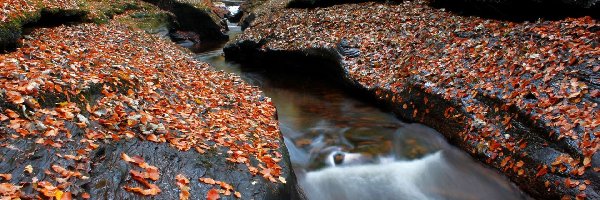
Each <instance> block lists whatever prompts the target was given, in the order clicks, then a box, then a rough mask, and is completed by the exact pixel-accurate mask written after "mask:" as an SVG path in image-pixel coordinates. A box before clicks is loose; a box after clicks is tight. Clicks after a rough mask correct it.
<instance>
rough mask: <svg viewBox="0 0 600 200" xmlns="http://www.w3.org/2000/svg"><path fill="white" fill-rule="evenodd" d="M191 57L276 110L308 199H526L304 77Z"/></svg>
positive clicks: (457, 156) (459, 157)
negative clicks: (255, 89) (259, 94)
mask: <svg viewBox="0 0 600 200" xmlns="http://www.w3.org/2000/svg"><path fill="white" fill-rule="evenodd" d="M221 54H222V51H221V49H220V48H219V49H216V50H214V51H208V52H204V53H202V54H198V59H200V60H203V61H206V62H209V63H211V65H212V66H213V67H215V68H216V69H217V70H224V71H227V72H230V73H234V74H237V75H239V76H241V77H242V78H243V79H244V80H245V81H246V82H248V83H250V84H253V85H256V86H259V87H260V88H261V90H262V91H263V92H264V93H265V94H266V96H268V97H271V98H272V100H273V102H274V103H275V105H276V106H277V110H278V116H279V122H280V127H281V131H282V133H283V135H284V137H285V144H286V146H287V147H288V150H289V152H290V155H291V160H292V163H293V165H294V170H295V172H296V173H297V176H298V178H299V180H300V183H301V185H302V186H303V188H304V190H305V193H306V194H307V195H308V197H309V198H310V199H527V198H528V197H526V196H524V195H523V194H522V193H521V191H520V190H518V189H517V188H516V187H515V186H514V185H513V184H511V183H510V182H509V181H508V180H507V179H506V178H504V177H503V176H500V175H499V174H498V173H497V172H495V171H493V170H490V169H487V168H485V167H483V166H482V165H481V164H480V163H478V162H476V161H474V160H473V159H472V158H471V157H470V156H468V155H466V154H465V153H463V152H462V151H460V150H457V149H456V148H454V147H452V146H451V145H448V144H447V142H446V141H445V139H444V138H443V137H442V136H441V135H440V134H439V133H438V132H436V131H435V130H433V129H430V128H427V127H425V126H422V125H419V124H405V123H403V122H401V121H399V120H398V119H396V118H395V117H394V116H393V115H392V114H390V113H388V112H384V111H381V110H380V109H378V108H376V107H373V106H370V105H368V104H366V103H364V102H361V101H358V100H356V99H355V98H352V97H350V96H349V95H348V94H346V93H344V92H343V91H342V90H340V89H339V87H337V86H336V85H335V84H332V83H327V82H324V81H321V80H317V79H315V78H314V77H312V76H310V75H299V76H290V74H285V75H281V74H279V75H278V74H272V73H265V71H263V70H260V69H258V68H246V67H244V68H242V67H240V66H239V65H238V64H235V63H230V62H227V61H225V59H224V57H223V56H222V55H221Z"/></svg>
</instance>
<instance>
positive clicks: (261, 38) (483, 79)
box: [238, 0, 600, 196]
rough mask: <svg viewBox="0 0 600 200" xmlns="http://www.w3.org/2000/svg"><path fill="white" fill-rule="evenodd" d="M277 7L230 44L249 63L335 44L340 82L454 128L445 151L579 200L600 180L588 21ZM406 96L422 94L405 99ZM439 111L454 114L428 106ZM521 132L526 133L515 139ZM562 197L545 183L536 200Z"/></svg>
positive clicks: (591, 22)
mask: <svg viewBox="0 0 600 200" xmlns="http://www.w3.org/2000/svg"><path fill="white" fill-rule="evenodd" d="M277 2H279V3H277ZM282 2H283V3H282ZM285 2H286V1H278V0H272V1H268V2H267V3H266V5H268V6H266V8H259V9H258V10H255V12H256V13H257V14H258V15H259V16H260V17H258V18H257V19H256V20H255V21H254V22H253V23H252V24H251V25H250V26H249V28H248V29H247V30H246V32H244V34H242V35H241V36H240V38H238V40H241V41H253V42H254V43H255V44H259V45H258V47H257V49H258V50H259V51H301V52H302V51H303V50H307V49H330V50H333V51H336V50H337V51H339V46H340V44H341V43H345V44H344V46H345V48H347V49H351V50H353V51H355V52H357V54H356V55H358V56H344V54H343V52H340V53H342V54H341V55H342V57H343V58H342V61H343V65H342V67H343V68H344V71H345V72H346V74H345V76H346V77H345V78H346V79H347V80H350V82H352V83H357V85H358V86H359V87H361V88H365V89H368V90H370V91H372V92H373V93H374V95H375V96H377V97H378V99H385V100H386V101H388V102H389V103H391V104H392V105H394V107H395V109H398V110H400V111H399V112H401V113H405V114H403V116H404V117H406V118H408V119H411V120H414V121H418V122H422V123H427V122H429V120H428V118H427V117H426V116H443V117H445V118H447V119H448V121H459V122H464V124H461V126H462V127H460V129H461V132H460V133H458V134H456V135H453V136H452V138H451V139H452V140H454V141H460V142H457V143H459V144H464V146H467V147H468V148H467V150H469V151H470V152H472V153H473V154H477V155H478V156H480V155H482V156H485V157H486V158H485V159H483V160H484V161H486V162H488V163H495V164H494V165H495V166H496V167H497V168H498V169H500V170H501V171H504V172H506V173H508V174H514V175H515V177H521V178H523V179H521V180H528V179H529V177H544V176H547V175H548V174H550V173H552V174H561V175H559V176H571V177H573V178H577V179H579V181H578V182H570V184H567V185H568V186H569V187H570V188H572V187H576V186H577V187H578V186H580V185H584V186H581V187H580V188H579V189H581V191H582V192H581V193H579V190H577V191H576V192H577V193H578V195H580V194H583V196H585V188H586V186H585V185H589V184H586V182H589V177H587V178H586V177H585V174H590V173H597V172H598V171H600V168H598V166H592V163H593V162H592V161H593V156H594V155H595V154H596V152H597V151H598V148H600V145H599V141H600V139H599V136H600V128H599V125H600V112H599V109H600V108H599V107H598V98H599V97H600V88H599V87H598V82H600V79H599V78H598V77H600V76H599V71H600V60H599V58H600V46H599V45H598V41H600V35H599V32H598V27H599V26H600V24H599V23H598V22H597V21H596V20H595V19H593V18H591V17H580V18H566V19H562V20H555V21H547V20H539V21H537V22H508V21H499V20H493V19H483V18H479V17H474V16H470V17H469V16H460V15H457V14H456V13H452V12H448V11H445V10H444V9H435V8H432V7H430V6H429V5H428V4H427V1H406V2H404V3H402V4H399V5H388V4H380V3H361V4H344V5H336V6H332V7H326V8H315V9H291V8H285V7H284V5H285ZM273 7H275V8H273ZM282 67H285V66H282ZM415 90H417V91H423V93H424V94H422V95H421V96H416V95H413V96H408V95H406V94H407V93H408V94H415V93H416V91H415ZM432 97H436V99H435V101H434V100H432V99H430V98H432ZM415 100H418V102H417V101H415ZM440 101H442V102H448V103H446V104H450V105H454V106H448V105H441V104H439V103H438V104H436V102H440ZM444 106H446V107H444ZM440 107H442V108H443V111H441V112H440V111H437V110H439V108H440ZM434 110H436V113H433V111H434ZM523 121H524V122H526V124H532V125H530V126H532V127H536V128H532V129H533V131H532V132H531V133H523V132H524V131H523V129H524V128H523V126H522V125H519V124H520V123H521V122H523ZM517 122H518V123H517ZM439 126H445V125H439ZM521 134H525V135H521ZM528 134H529V135H528ZM530 138H539V140H536V142H539V141H549V142H550V143H543V144H537V145H539V146H549V145H553V144H556V145H558V146H560V147H561V148H564V151H563V152H561V153H562V155H561V154H557V156H554V157H551V158H549V159H552V160H554V162H552V163H551V162H548V163H544V164H539V165H538V163H534V162H527V160H528V159H531V158H530V155H528V152H531V151H538V150H539V149H530V148H529V145H530V143H528V142H531V140H528V139H530ZM540 143H542V142H540ZM535 148H539V147H535ZM592 176H593V175H592ZM586 180H587V181H586ZM528 181H530V180H528ZM564 186H565V184H564V182H555V183H551V184H546V190H557V189H560V188H563V187H564ZM587 188H589V187H587Z"/></svg>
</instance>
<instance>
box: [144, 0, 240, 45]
mask: <svg viewBox="0 0 600 200" xmlns="http://www.w3.org/2000/svg"><path fill="white" fill-rule="evenodd" d="M145 1H146V2H149V3H152V4H154V5H156V6H158V7H159V8H161V9H163V10H167V11H169V12H172V13H173V14H175V16H176V17H177V21H178V22H179V25H180V27H181V28H182V29H184V30H188V31H193V32H196V33H198V34H199V35H200V38H201V39H202V40H221V41H224V40H227V39H228V38H229V37H228V36H227V35H226V34H225V31H226V30H227V25H226V24H225V25H223V23H222V18H220V17H219V16H217V15H216V14H215V13H213V12H212V11H211V10H210V9H202V8H196V7H195V6H194V5H193V4H191V3H183V2H181V1H178V0H168V1H162V0H145Z"/></svg>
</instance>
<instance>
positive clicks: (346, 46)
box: [337, 39, 360, 58]
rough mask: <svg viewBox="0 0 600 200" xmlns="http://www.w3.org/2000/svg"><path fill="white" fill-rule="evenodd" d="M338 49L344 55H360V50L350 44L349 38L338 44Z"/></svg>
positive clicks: (352, 56)
mask: <svg viewBox="0 0 600 200" xmlns="http://www.w3.org/2000/svg"><path fill="white" fill-rule="evenodd" d="M337 49H338V51H339V52H340V54H342V55H343V56H346V57H350V58H354V57H358V56H360V50H359V49H358V48H356V47H352V46H350V43H349V42H348V40H346V39H343V40H342V41H340V43H339V44H338V45H337Z"/></svg>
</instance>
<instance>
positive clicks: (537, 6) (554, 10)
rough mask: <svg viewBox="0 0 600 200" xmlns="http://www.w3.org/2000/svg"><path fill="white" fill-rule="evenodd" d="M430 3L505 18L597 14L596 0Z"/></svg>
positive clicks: (599, 14) (599, 4)
mask: <svg viewBox="0 0 600 200" xmlns="http://www.w3.org/2000/svg"><path fill="white" fill-rule="evenodd" d="M430 4H431V5H432V6H433V7H437V8H445V9H448V10H450V11H453V12H456V13H458V14H461V15H466V16H479V17H484V18H490V19H500V20H509V21H535V20H537V19H539V18H543V19H547V20H560V19H564V18H567V17H583V16H592V17H594V18H596V19H598V18H599V17H600V2H599V1H598V0H430Z"/></svg>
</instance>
